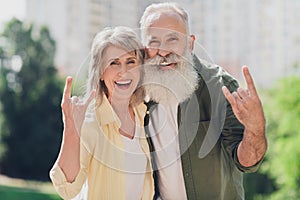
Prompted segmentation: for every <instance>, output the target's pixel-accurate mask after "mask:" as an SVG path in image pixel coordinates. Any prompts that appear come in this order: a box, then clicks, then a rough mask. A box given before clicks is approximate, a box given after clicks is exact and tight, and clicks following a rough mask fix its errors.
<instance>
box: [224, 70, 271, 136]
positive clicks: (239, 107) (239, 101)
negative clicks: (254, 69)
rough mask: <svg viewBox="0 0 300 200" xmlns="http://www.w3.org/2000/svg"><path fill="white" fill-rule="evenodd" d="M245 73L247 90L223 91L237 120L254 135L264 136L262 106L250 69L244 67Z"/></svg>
mask: <svg viewBox="0 0 300 200" xmlns="http://www.w3.org/2000/svg"><path fill="white" fill-rule="evenodd" d="M243 73H244V77H245V80H246V83H247V88H246V89H243V88H238V89H237V91H236V92H233V93H230V91H229V90H228V89H227V88H226V87H225V86H223V88H222V90H223V93H224V95H225V97H226V98H227V100H228V101H229V103H230V104H231V106H232V110H233V112H234V114H235V116H236V117H237V119H238V120H239V121H240V122H241V123H242V124H243V125H244V126H245V128H246V129H247V130H248V131H250V132H252V133H253V134H254V135H257V136H262V134H263V135H264V130H265V124H266V120H265V116H264V112H263V108H262V104H261V101H260V99H259V96H258V94H257V91H256V88H255V85H254V82H253V79H252V77H251V74H250V72H249V69H248V67H246V66H244V67H243Z"/></svg>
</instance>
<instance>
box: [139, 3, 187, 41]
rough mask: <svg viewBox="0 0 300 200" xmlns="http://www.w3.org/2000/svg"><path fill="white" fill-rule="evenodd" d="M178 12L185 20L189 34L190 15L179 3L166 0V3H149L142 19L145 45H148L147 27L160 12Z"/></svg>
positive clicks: (142, 35) (141, 25) (142, 33)
mask: <svg viewBox="0 0 300 200" xmlns="http://www.w3.org/2000/svg"><path fill="white" fill-rule="evenodd" d="M170 12H173V13H177V14H178V15H179V16H180V17H181V18H182V20H183V22H184V23H185V25H186V31H187V34H188V35H189V33H190V30H189V27H190V26H189V17H188V14H187V12H186V11H185V10H184V9H183V8H182V7H181V6H180V5H179V4H178V3H174V2H166V3H154V4H151V5H149V6H148V7H147V8H146V9H145V11H144V13H143V16H142V17H141V20H140V28H141V37H142V43H143V45H146V44H145V43H146V34H147V29H148V28H149V26H150V25H151V23H152V21H153V20H155V19H156V18H157V17H158V15H159V14H162V13H170Z"/></svg>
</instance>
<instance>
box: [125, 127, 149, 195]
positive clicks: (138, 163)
mask: <svg viewBox="0 0 300 200" xmlns="http://www.w3.org/2000/svg"><path fill="white" fill-rule="evenodd" d="M139 130H140V129H139V128H138V127H136V128H135V134H134V138H133V139H130V138H128V137H125V136H123V135H121V136H122V139H123V142H124V149H125V170H126V199H128V200H135V199H136V200H140V199H142V194H143V185H144V179H145V172H146V165H147V157H146V155H145V153H144V152H143V150H142V148H141V146H140V142H139V137H138V136H139V135H140V134H139V133H138V131H139Z"/></svg>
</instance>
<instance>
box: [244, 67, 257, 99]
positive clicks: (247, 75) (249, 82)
mask: <svg viewBox="0 0 300 200" xmlns="http://www.w3.org/2000/svg"><path fill="white" fill-rule="evenodd" d="M243 73H244V77H245V80H246V83H247V88H248V90H249V91H250V94H254V95H257V92H256V88H255V85H254V81H253V78H252V76H251V74H250V71H249V69H248V67H247V66H243Z"/></svg>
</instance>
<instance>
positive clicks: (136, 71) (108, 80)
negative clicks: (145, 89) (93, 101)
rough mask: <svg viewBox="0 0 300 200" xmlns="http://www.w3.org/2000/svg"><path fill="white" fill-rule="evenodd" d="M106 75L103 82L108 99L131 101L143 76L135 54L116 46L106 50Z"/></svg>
mask: <svg viewBox="0 0 300 200" xmlns="http://www.w3.org/2000/svg"><path fill="white" fill-rule="evenodd" d="M103 66H104V73H103V74H102V75H101V77H100V78H101V80H103V81H104V83H105V85H106V87H107V90H108V99H109V100H110V101H112V100H113V99H114V100H124V99H128V100H129V99H130V97H131V95H132V94H133V92H134V91H135V90H136V88H137V85H138V82H139V80H140V76H141V66H140V62H139V61H138V59H137V57H136V56H135V55H134V53H133V52H127V51H125V50H124V49H122V48H119V47H116V46H109V47H107V48H106V50H105V52H104V56H103Z"/></svg>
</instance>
